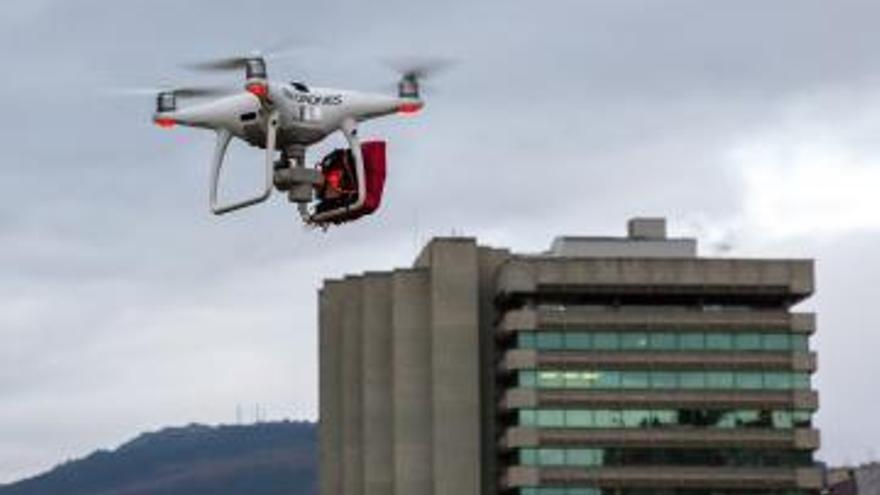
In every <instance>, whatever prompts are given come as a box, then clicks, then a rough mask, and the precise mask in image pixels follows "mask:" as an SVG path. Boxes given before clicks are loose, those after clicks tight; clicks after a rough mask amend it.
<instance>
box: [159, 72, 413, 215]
mask: <svg viewBox="0 0 880 495" xmlns="http://www.w3.org/2000/svg"><path fill="white" fill-rule="evenodd" d="M220 64H221V65H220V66H219V68H224V69H229V68H234V67H239V66H241V67H244V69H245V74H246V82H245V91H241V92H238V93H235V94H231V95H228V96H221V97H218V98H216V99H214V100H211V101H207V102H204V103H200V104H195V105H192V106H188V107H185V108H178V107H177V97H178V96H183V97H186V96H209V95H213V94H215V92H214V91H212V90H200V89H179V90H172V91H164V92H161V93H159V95H158V97H157V99H156V113H155V115H154V117H153V120H154V121H155V122H156V124H157V125H159V126H160V127H166V128H167V127H173V126H174V125H176V124H180V125H184V126H190V127H196V128H203V129H210V130H213V131H215V132H216V134H217V145H216V149H215V153H214V158H213V162H212V177H211V210H212V211H213V212H214V213H215V214H223V213H227V212H230V211H233V210H237V209H240V208H244V207H246V206H250V205H253V204H256V203H260V202H262V201H265V200H266V199H268V198H269V196H270V195H271V193H272V190H273V187H274V188H276V189H278V190H281V191H284V192H287V193H288V197H289V199H290V201H292V202H296V203H298V205H299V211H300V214H301V216H302V219H303V220H304V221H305V222H306V223H308V224H312V225H327V224H330V223H341V222H344V221H349V220H351V219H354V218H358V217H359V216H361V214H365V213H370V212H371V211H372V210H369V211H366V209H365V206H366V205H369V204H377V202H376V198H368V195H369V194H378V195H379V197H380V198H381V186H380V190H379V191H373V190H368V188H367V185H368V184H375V183H376V181H375V180H371V179H372V177H370V175H371V174H381V175H382V177H383V183H384V173H385V170H384V146H383V147H382V154H381V156H380V155H377V154H376V153H375V152H370V153H368V154H367V155H365V154H364V152H363V149H362V144H361V143H360V141H359V139H358V136H357V126H358V124H359V123H361V122H364V121H367V120H370V119H375V118H379V117H384V116H388V115H393V114H398V113H400V114H412V113H416V112H418V111H419V110H420V109H421V108H422V106H423V102H422V100H421V98H420V96H419V82H418V78H419V76H420V72H418V71H412V72H406V73H404V74H403V77H402V79H401V80H400V82H399V84H398V95H397V96H388V95H376V94H368V93H360V92H356V91H347V90H337V89H329V88H310V87H308V86H306V85H305V84H302V83H299V82H290V83H281V82H276V81H269V80H268V77H267V74H266V65H265V61H264V60H263V59H262V58H260V57H250V58H242V59H230V60H228V61H223V62H221V63H220ZM212 68H218V67H217V64H215V65H214V66H212ZM334 132H341V133H342V134H343V135H344V137H345V138H346V140H347V141H348V144H349V151H350V152H349V153H348V154H337V155H333V156H334V157H339V159H338V163H337V162H328V161H327V160H326V159H325V160H324V161H323V162H324V163H323V165H324V166H323V167H322V168H321V169H309V168H306V164H305V152H306V149H307V147H309V146H311V145H314V144H316V143H319V142H320V141H322V140H323V139H325V138H326V137H327V136H329V135H330V134H333V133H334ZM233 138H238V139H241V140H242V141H245V142H247V143H249V144H250V145H252V146H255V147H257V148H261V149H264V150H265V161H264V166H265V173H266V181H265V185H264V188H263V190H262V192H261V193H260V194H259V195H257V196H254V197H251V198H248V199H245V200H241V201H237V202H233V203H229V204H220V202H219V200H218V189H219V181H220V172H221V169H222V166H223V161H224V159H225V156H226V150H227V148H228V145H229V143H230V141H231V140H232V139H233ZM372 149H375V148H372ZM279 151H280V152H281V159H280V160H278V161H276V153H277V152H279ZM365 158H366V159H367V160H368V161H366V162H365ZM379 162H381V163H379ZM331 172H332V173H334V174H336V175H337V176H338V175H339V174H342V175H343V176H344V177H343V178H344V179H345V180H340V179H338V177H337V179H334V180H331V181H329V182H328V181H327V178H328V174H329V173H331ZM340 184H345V187H341V186H340ZM316 195H317V199H318V200H319V201H322V200H326V199H331V200H332V205H333V207H332V208H328V207H326V205H327V204H331V202H330V201H328V202H327V203H326V204H324V205H323V207H322V205H321V204H317V205H313V206H312V207H311V208H310V206H309V203H312V201H313V200H314V199H315V196H316ZM368 200H369V201H368ZM361 210H364V211H361Z"/></svg>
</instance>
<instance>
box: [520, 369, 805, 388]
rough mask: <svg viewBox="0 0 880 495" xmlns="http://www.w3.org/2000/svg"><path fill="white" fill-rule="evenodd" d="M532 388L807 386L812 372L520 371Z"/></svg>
mask: <svg viewBox="0 0 880 495" xmlns="http://www.w3.org/2000/svg"><path fill="white" fill-rule="evenodd" d="M517 383H518V385H519V386H520V387H529V388H535V387H537V388H579V389H658V390H674V389H711V390H729V389H737V390H807V389H809V388H810V375H809V373H801V372H791V371H609V370H589V371H551V370H543V371H535V370H524V371H519V372H518V380H517Z"/></svg>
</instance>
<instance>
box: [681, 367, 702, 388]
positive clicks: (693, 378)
mask: <svg viewBox="0 0 880 495" xmlns="http://www.w3.org/2000/svg"><path fill="white" fill-rule="evenodd" d="M678 382H679V385H680V386H681V388H691V389H694V388H706V374H705V373H703V372H702V371H682V372H680V373H679V374H678Z"/></svg>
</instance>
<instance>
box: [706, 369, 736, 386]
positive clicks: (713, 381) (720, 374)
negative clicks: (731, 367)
mask: <svg viewBox="0 0 880 495" xmlns="http://www.w3.org/2000/svg"><path fill="white" fill-rule="evenodd" d="M706 387H707V388H712V389H720V390H724V389H729V388H733V372H730V371H710V372H708V373H706Z"/></svg>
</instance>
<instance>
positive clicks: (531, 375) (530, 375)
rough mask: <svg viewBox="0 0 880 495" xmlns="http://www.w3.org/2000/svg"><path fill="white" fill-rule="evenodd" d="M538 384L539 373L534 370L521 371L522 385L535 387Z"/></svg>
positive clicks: (520, 384)
mask: <svg viewBox="0 0 880 495" xmlns="http://www.w3.org/2000/svg"><path fill="white" fill-rule="evenodd" d="M537 384H538V379H537V374H536V373H535V372H534V371H520V372H519V386H520V387H534V386H536V385H537Z"/></svg>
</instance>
